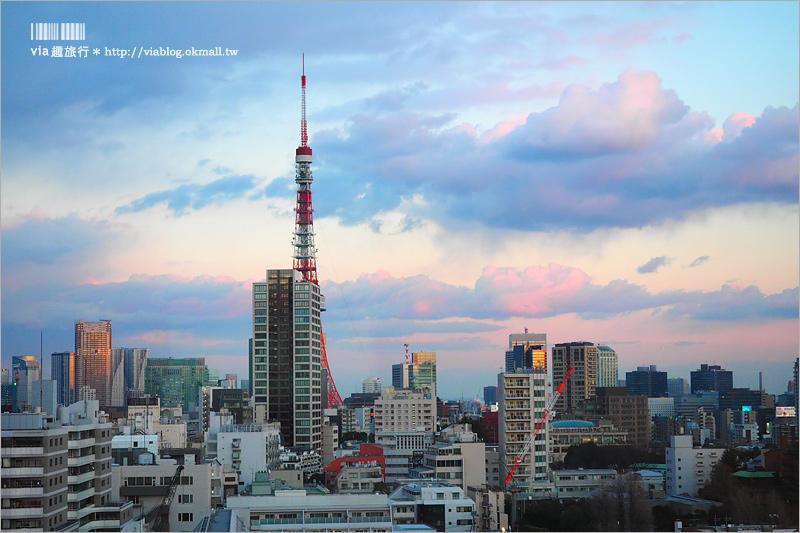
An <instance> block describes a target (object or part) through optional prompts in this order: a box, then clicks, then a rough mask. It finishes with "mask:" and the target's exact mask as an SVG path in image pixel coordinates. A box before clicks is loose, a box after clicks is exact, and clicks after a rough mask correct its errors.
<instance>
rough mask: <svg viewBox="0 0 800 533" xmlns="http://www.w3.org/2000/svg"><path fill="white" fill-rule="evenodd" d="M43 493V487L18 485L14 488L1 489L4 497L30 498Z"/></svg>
mask: <svg viewBox="0 0 800 533" xmlns="http://www.w3.org/2000/svg"><path fill="white" fill-rule="evenodd" d="M43 494H44V487H18V488H16V489H3V497H4V498H32V497H34V496H42V495H43ZM4 514H5V511H4Z"/></svg>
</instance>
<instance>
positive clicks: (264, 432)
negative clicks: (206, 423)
mask: <svg viewBox="0 0 800 533" xmlns="http://www.w3.org/2000/svg"><path fill="white" fill-rule="evenodd" d="M233 390H236V389H233ZM280 441H281V435H280V430H279V429H278V427H277V426H275V425H273V424H238V425H237V424H233V425H224V426H221V427H219V428H218V429H214V430H211V431H209V433H208V442H207V447H208V448H207V453H208V457H209V458H215V459H216V460H217V461H219V462H220V463H222V464H223V465H226V466H227V467H229V468H230V469H231V470H234V471H236V472H237V473H238V476H239V485H240V486H247V485H249V484H250V483H252V482H253V475H254V473H255V472H258V471H260V470H267V469H269V468H276V467H277V466H278V465H279V464H280Z"/></svg>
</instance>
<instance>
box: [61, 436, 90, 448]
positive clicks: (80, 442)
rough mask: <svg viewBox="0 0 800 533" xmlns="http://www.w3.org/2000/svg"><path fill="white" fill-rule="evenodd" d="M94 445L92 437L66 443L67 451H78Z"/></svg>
mask: <svg viewBox="0 0 800 533" xmlns="http://www.w3.org/2000/svg"><path fill="white" fill-rule="evenodd" d="M94 444H95V440H94V437H87V438H85V439H78V440H71V441H69V443H68V449H70V450H79V449H81V448H86V447H87V446H94Z"/></svg>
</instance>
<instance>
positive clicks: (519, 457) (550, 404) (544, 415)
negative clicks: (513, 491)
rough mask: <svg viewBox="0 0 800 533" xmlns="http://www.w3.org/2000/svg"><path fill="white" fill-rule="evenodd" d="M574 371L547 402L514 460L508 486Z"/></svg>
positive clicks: (570, 372) (571, 369) (568, 373)
mask: <svg viewBox="0 0 800 533" xmlns="http://www.w3.org/2000/svg"><path fill="white" fill-rule="evenodd" d="M573 370H574V367H569V370H567V375H566V376H564V380H563V381H562V382H561V385H559V386H558V388H557V389H556V392H555V393H553V395H552V396H551V397H550V401H549V402H547V407H546V408H545V410H544V412H543V413H542V416H540V417H539V420H537V421H536V425H535V426H534V427H533V431H531V434H530V435H528V439H527V440H526V441H525V446H523V447H522V451H521V452H519V455H517V457H516V459H514V464H512V465H511V468H510V469H509V470H508V475H507V476H506V480H505V483H506V484H508V482H509V481H511V478H512V477H514V473H515V472H516V471H517V468H518V467H519V464H520V463H521V462H522V460H523V459H524V458H525V456H526V455H527V454H528V452H529V451H530V450H531V446H533V441H535V440H536V435H538V434H539V431H540V430H541V429H542V428H543V427H544V425H545V424H546V423H547V419H548V418H550V413H551V412H552V410H553V406H554V405H555V404H556V401H558V398H559V396H561V391H563V390H564V386H565V385H566V384H567V380H568V379H569V376H570V374H572V371H573Z"/></svg>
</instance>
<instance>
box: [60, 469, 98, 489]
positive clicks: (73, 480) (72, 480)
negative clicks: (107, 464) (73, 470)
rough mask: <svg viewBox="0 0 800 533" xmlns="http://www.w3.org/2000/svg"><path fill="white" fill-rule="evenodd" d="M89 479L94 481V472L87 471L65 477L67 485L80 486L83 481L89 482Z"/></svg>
mask: <svg viewBox="0 0 800 533" xmlns="http://www.w3.org/2000/svg"><path fill="white" fill-rule="evenodd" d="M90 479H94V470H89V471H88V472H84V473H83V474H80V475H77V476H67V483H69V484H70V485H80V484H81V483H83V482H84V481H89V480H90Z"/></svg>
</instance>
